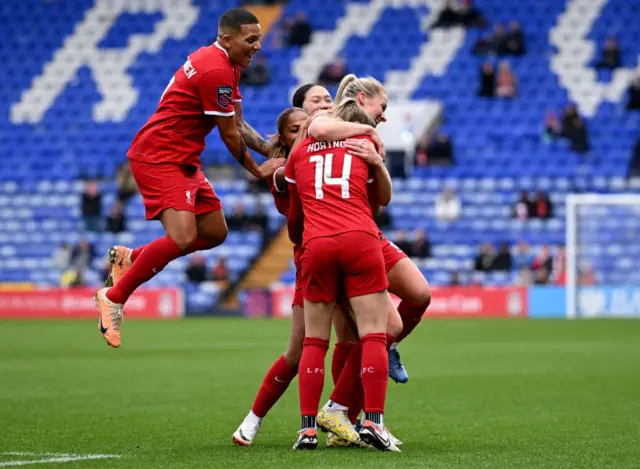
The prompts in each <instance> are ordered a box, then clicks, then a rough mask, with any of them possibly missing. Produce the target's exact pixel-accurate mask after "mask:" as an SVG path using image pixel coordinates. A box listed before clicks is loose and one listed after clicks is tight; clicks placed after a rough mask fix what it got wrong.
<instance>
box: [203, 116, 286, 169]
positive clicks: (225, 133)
mask: <svg viewBox="0 0 640 469" xmlns="http://www.w3.org/2000/svg"><path fill="white" fill-rule="evenodd" d="M214 120H215V123H216V127H218V131H219V132H220V138H221V139H222V141H223V142H224V144H225V145H226V147H227V149H228V150H229V152H230V153H231V155H233V157H234V158H235V159H236V161H237V162H238V163H240V165H241V166H242V167H244V168H245V169H246V170H247V171H249V172H250V173H251V174H253V175H254V176H255V177H257V178H259V179H263V178H264V177H265V175H264V174H263V173H262V170H261V168H260V166H258V163H256V162H255V160H254V159H253V157H252V156H251V153H249V150H248V149H247V144H246V143H245V141H244V139H243V138H242V135H240V131H239V130H238V127H237V125H236V118H235V116H233V115H231V116H214ZM271 161H273V160H271Z"/></svg>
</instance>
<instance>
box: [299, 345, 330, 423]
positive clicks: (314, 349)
mask: <svg viewBox="0 0 640 469" xmlns="http://www.w3.org/2000/svg"><path fill="white" fill-rule="evenodd" d="M328 349H329V341H328V340H324V339H316V338H312V337H305V339H304V346H303V349H302V358H301V359H300V365H298V387H299V391H300V415H302V416H303V417H314V426H315V416H316V415H318V406H319V405H320V398H321V397H322V388H323V387H324V359H325V356H326V355H327V350H328ZM309 426H311V425H307V426H304V419H303V428H307V427H309Z"/></svg>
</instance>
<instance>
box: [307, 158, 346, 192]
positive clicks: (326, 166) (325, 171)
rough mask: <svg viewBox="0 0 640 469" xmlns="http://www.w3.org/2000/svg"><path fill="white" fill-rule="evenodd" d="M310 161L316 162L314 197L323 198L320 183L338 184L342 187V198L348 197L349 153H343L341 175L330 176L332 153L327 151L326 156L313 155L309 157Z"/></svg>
mask: <svg viewBox="0 0 640 469" xmlns="http://www.w3.org/2000/svg"><path fill="white" fill-rule="evenodd" d="M309 162H310V163H315V164H316V177H315V187H316V199H324V191H323V190H322V184H327V185H329V186H340V187H341V189H342V191H341V192H342V198H343V199H348V198H349V176H350V175H351V155H349V154H346V155H344V162H343V163H342V177H339V178H334V177H331V173H332V169H333V154H331V153H327V155H326V156H324V157H323V156H322V155H314V156H312V157H311V158H309Z"/></svg>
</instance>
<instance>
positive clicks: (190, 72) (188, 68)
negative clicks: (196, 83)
mask: <svg viewBox="0 0 640 469" xmlns="http://www.w3.org/2000/svg"><path fill="white" fill-rule="evenodd" d="M182 71H183V72H184V74H185V75H186V76H187V78H191V77H192V76H194V75H195V74H196V73H197V72H196V69H195V68H193V65H191V60H189V59H187V61H186V62H185V63H184V65H183V66H182Z"/></svg>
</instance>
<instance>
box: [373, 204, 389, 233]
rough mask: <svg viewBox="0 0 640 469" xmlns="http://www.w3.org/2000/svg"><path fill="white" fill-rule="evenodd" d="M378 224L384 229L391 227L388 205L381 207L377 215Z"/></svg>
mask: <svg viewBox="0 0 640 469" xmlns="http://www.w3.org/2000/svg"><path fill="white" fill-rule="evenodd" d="M375 222H376V225H378V227H379V228H380V229H381V230H382V231H386V230H388V229H390V228H391V216H390V215H389V210H387V208H386V207H380V210H379V211H378V214H377V215H376V216H375Z"/></svg>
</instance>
